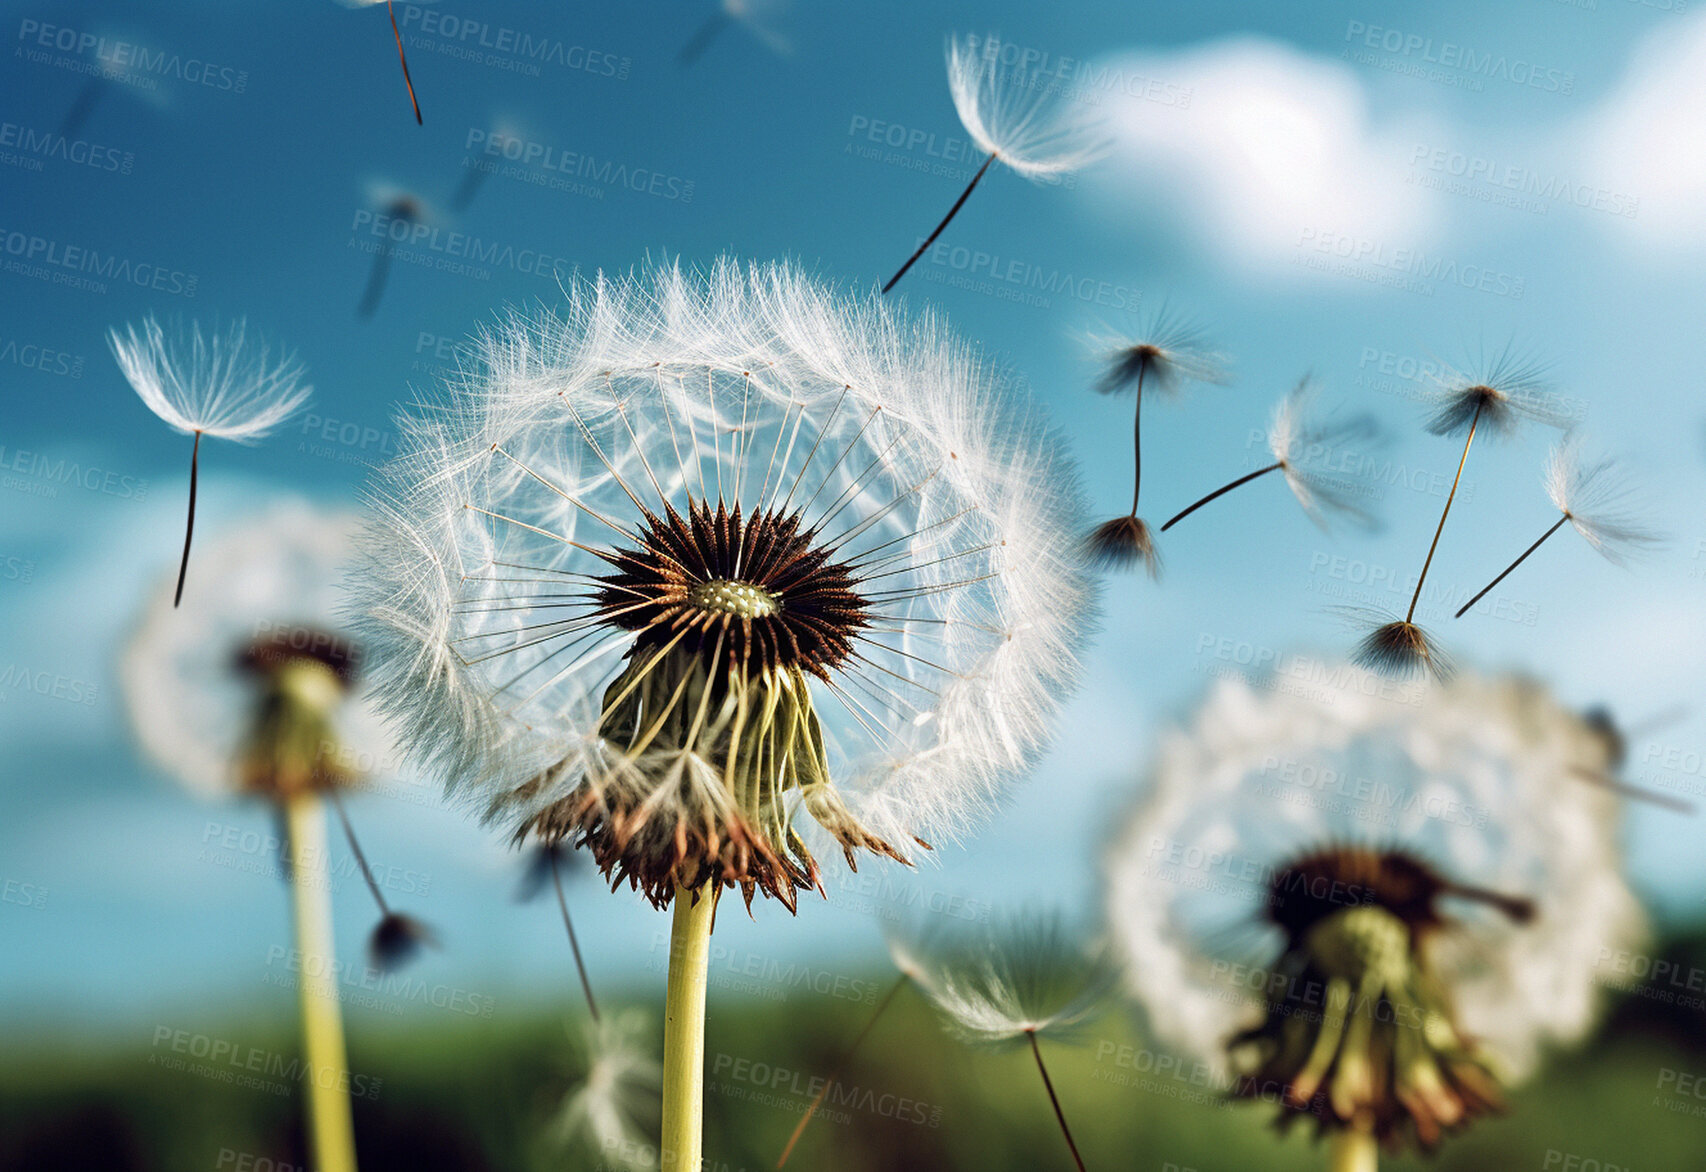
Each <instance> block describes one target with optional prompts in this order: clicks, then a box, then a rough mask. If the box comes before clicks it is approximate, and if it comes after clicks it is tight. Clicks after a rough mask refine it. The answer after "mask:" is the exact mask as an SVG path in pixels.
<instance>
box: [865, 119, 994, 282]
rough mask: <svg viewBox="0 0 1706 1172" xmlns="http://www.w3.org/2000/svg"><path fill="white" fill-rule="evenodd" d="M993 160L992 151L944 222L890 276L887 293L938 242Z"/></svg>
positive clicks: (949, 210)
mask: <svg viewBox="0 0 1706 1172" xmlns="http://www.w3.org/2000/svg"><path fill="white" fill-rule="evenodd" d="M993 162H995V155H994V153H993V152H992V153H991V154H990V156H989V157H988V158H987V159H985V160H984V161H983V166H981V167H979V168H978V169H977V174H976V175H973V176H972V177H971V182H970V183H968V184H966V189H965V190H964V191H962V192H960V198H959V199H956V200H955V201H954V206H953V207H951V208H949V209H948V214H947V215H945V216H943V217H942V222H941V223H940V224H937V225H936V230H935V231H934V232H932V233H930V235H928V236H926V237H925V238H924V243H923V244H920V245H919V246H918V251H917V252H915V253H913V254H912V255H911V256H909V257H907V258H906V263H905V264H903V265H901V266H900V271H899V272H898V273H896V274H895V275H894V276H892V277H890V278H889V283H888V284H886V285H884V286H883V292H884V293H885V294H886V293H887V292H888V291H889V290H890V289H893V288H894V287H895V286H896V285H897V284H899V283H900V279H901V278H902V277H904V276H906V272H907V270H908V269H910V268H911V267H912V266H913V265H915V264H917V263H918V258H919V257H921V256H923V255H924V250H925V249H927V248H929V247H930V246H931V245H932V244H934V243H936V237H938V236H940V235H941V234H942V229H944V228H946V227H947V226H948V223H949V221H951V220H952V219H953V218H954V217H955V216H957V215H959V214H960V209H961V208H962V207H964V206H965V203H966V200H967V199H969V198H971V193H972V188H974V187H976V186H977V185H978V181H979V180H981V179H982V178H983V175H984V172H986V171H988V170H989V165H990V164H991V163H993Z"/></svg>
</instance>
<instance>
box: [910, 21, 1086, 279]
mask: <svg viewBox="0 0 1706 1172" xmlns="http://www.w3.org/2000/svg"><path fill="white" fill-rule="evenodd" d="M1000 50H1001V42H1000V40H999V39H998V38H996V37H993V36H989V37H983V38H981V39H980V38H978V37H975V36H958V37H953V38H950V39H949V41H948V90H949V92H950V93H951V94H952V95H953V99H954V109H955V111H957V112H958V114H959V116H960V124H961V125H962V126H964V127H965V131H966V133H967V134H968V135H970V136H971V140H972V141H973V142H974V143H976V144H977V147H978V149H979V150H981V151H983V152H984V154H985V155H986V156H987V157H986V158H985V159H984V160H983V165H982V166H981V167H979V168H978V169H977V172H976V174H974V175H973V176H972V177H971V182H970V183H968V184H966V189H965V190H964V191H962V192H961V193H960V198H959V199H957V200H955V201H954V206H953V207H951V208H949V209H948V214H947V215H945V216H943V217H942V222H941V223H939V224H937V225H936V228H935V230H934V231H932V232H931V233H930V235H929V236H928V237H926V238H925V240H924V243H922V244H920V245H919V246H918V250H917V251H916V252H914V253H913V254H912V255H911V256H909V257H908V258H907V260H906V263H905V264H903V265H901V266H900V271H899V272H897V273H895V275H894V276H892V277H890V278H889V281H888V284H886V285H884V286H883V292H884V293H887V292H888V291H889V290H890V289H893V288H894V287H895V286H896V285H897V284H899V283H900V279H901V278H902V277H904V276H906V273H907V270H908V269H910V268H912V266H913V265H914V264H916V263H917V262H918V258H919V257H921V256H923V255H924V253H925V251H926V250H927V249H929V247H930V246H931V245H932V244H934V243H936V237H938V236H940V235H941V234H942V230H943V229H944V228H946V227H947V226H948V224H949V222H950V221H952V220H953V218H954V217H955V216H957V215H959V212H960V209H961V208H962V207H964V206H965V202H966V200H967V199H969V198H971V193H972V189H973V188H975V187H976V186H977V185H978V184H979V183H980V182H982V180H983V177H984V175H985V174H986V173H988V171H989V168H990V166H991V165H992V164H994V163H995V161H996V160H997V159H999V160H1000V161H1001V162H1002V163H1003V164H1005V165H1006V166H1007V167H1009V168H1011V169H1012V170H1014V171H1017V172H1018V173H1019V174H1020V175H1023V176H1024V177H1025V178H1026V179H1030V180H1033V181H1042V180H1045V179H1049V178H1052V177H1054V176H1057V175H1065V174H1068V173H1070V172H1072V171H1077V170H1079V169H1080V168H1083V167H1086V166H1088V165H1090V164H1091V163H1093V162H1095V161H1096V160H1097V159H1099V158H1101V157H1102V156H1103V155H1104V154H1106V153H1107V151H1108V147H1109V143H1108V141H1107V139H1106V138H1105V137H1103V135H1102V133H1101V128H1100V127H1099V126H1098V125H1097V123H1096V122H1095V121H1093V120H1092V119H1090V118H1088V117H1087V116H1086V115H1085V113H1084V107H1082V106H1070V107H1063V106H1059V105H1055V104H1054V103H1053V102H1052V101H1051V96H1050V95H1049V93H1048V92H1047V90H1046V88H1045V87H1043V86H1039V85H1035V84H1032V83H1033V82H1034V81H1035V79H1033V78H1027V77H1024V76H1013V75H1009V74H1005V73H1004V72H1003V70H1002V67H1001V53H1000Z"/></svg>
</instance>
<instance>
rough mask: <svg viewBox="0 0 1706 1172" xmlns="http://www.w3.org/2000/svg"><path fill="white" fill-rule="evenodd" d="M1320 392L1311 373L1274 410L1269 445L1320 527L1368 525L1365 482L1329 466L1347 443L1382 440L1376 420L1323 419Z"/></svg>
mask: <svg viewBox="0 0 1706 1172" xmlns="http://www.w3.org/2000/svg"><path fill="white" fill-rule="evenodd" d="M1316 401H1317V396H1316V391H1315V388H1314V386H1313V385H1312V383H1311V382H1310V380H1309V379H1308V378H1307V377H1305V378H1303V379H1301V380H1299V381H1298V383H1297V385H1296V386H1295V387H1293V388H1292V390H1291V393H1289V394H1288V395H1286V397H1285V398H1284V399H1282V400H1280V403H1279V406H1277V407H1275V408H1274V414H1273V419H1272V421H1271V422H1270V423H1269V425H1268V448H1269V450H1270V451H1272V452H1273V455H1274V460H1275V461H1276V462H1278V464H1279V466H1280V475H1282V476H1284V477H1285V482H1286V486H1287V487H1288V488H1290V489H1291V494H1292V496H1294V497H1296V498H1297V503H1298V504H1300V505H1302V506H1303V511H1304V512H1305V513H1307V514H1308V516H1309V519H1310V520H1311V521H1314V522H1315V524H1316V525H1317V526H1319V527H1320V528H1322V529H1326V528H1327V527H1328V525H1329V522H1330V520H1331V519H1332V518H1334V517H1344V518H1348V519H1349V520H1351V521H1352V522H1354V523H1356V524H1359V525H1363V526H1365V527H1366V526H1368V525H1371V524H1372V523H1373V520H1374V518H1373V517H1372V516H1371V515H1370V514H1369V513H1368V511H1367V510H1365V509H1363V508H1362V507H1361V506H1360V505H1359V504H1358V503H1357V498H1358V496H1359V495H1361V494H1360V493H1359V486H1358V485H1357V484H1356V483H1355V482H1354V480H1352V479H1350V478H1348V477H1346V476H1345V475H1344V474H1343V473H1342V472H1338V471H1330V470H1329V466H1330V465H1332V464H1333V463H1334V462H1335V461H1336V459H1337V458H1338V457H1339V456H1341V455H1342V454H1343V453H1344V452H1345V451H1346V450H1347V445H1350V444H1356V443H1368V442H1370V441H1372V440H1373V439H1375V438H1376V436H1377V430H1376V428H1375V424H1374V420H1373V419H1372V418H1371V417H1370V416H1367V415H1355V416H1351V417H1348V418H1342V419H1330V420H1317V419H1315V418H1314V416H1313V413H1314V410H1315V405H1316Z"/></svg>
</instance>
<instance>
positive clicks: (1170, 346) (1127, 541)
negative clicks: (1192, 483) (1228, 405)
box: [1084, 305, 1226, 578]
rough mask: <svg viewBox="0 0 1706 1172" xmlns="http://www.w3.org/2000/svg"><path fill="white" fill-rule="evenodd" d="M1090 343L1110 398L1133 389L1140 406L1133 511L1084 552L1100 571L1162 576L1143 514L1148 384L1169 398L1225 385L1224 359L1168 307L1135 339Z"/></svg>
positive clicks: (1090, 540)
mask: <svg viewBox="0 0 1706 1172" xmlns="http://www.w3.org/2000/svg"><path fill="white" fill-rule="evenodd" d="M1090 342H1091V344H1092V346H1094V347H1095V349H1096V350H1097V351H1099V352H1100V353H1101V354H1102V355H1103V362H1104V364H1105V366H1106V369H1105V370H1104V371H1103V373H1102V376H1101V378H1100V379H1098V380H1097V382H1096V389H1097V390H1098V391H1100V392H1101V393H1102V394H1105V395H1115V394H1122V393H1124V392H1125V391H1127V390H1130V391H1133V392H1134V393H1135V396H1136V402H1135V404H1134V405H1133V407H1132V427H1131V452H1132V455H1131V462H1132V474H1131V481H1132V483H1131V512H1130V513H1129V514H1128V515H1126V516H1124V517H1116V518H1114V519H1113V520H1111V521H1104V522H1103V523H1102V524H1100V525H1098V526H1097V527H1096V528H1095V529H1094V530H1093V531H1091V533H1090V535H1089V536H1088V537H1086V538H1085V539H1084V552H1085V555H1086V556H1087V557H1088V559H1089V561H1090V563H1091V564H1092V565H1093V566H1096V567H1098V568H1102V569H1124V568H1126V567H1128V566H1135V565H1136V564H1137V563H1138V562H1140V561H1141V562H1142V563H1143V564H1144V565H1145V566H1146V567H1147V568H1148V570H1149V576H1150V577H1151V578H1158V577H1160V575H1161V555H1160V552H1159V551H1158V550H1157V548H1156V545H1155V535H1154V534H1153V533H1152V532H1151V531H1150V529H1149V525H1148V524H1147V523H1146V522H1145V521H1143V520H1142V519H1141V518H1140V517H1139V516H1138V515H1137V508H1138V498H1139V496H1140V495H1141V493H1142V492H1143V391H1144V383H1145V381H1146V380H1147V382H1148V384H1149V387H1150V389H1151V390H1152V391H1155V392H1159V393H1161V394H1162V395H1164V396H1167V397H1172V396H1176V395H1177V394H1179V392H1180V391H1182V390H1183V389H1184V388H1185V387H1186V386H1187V385H1189V384H1191V383H1210V384H1212V383H1223V382H1225V381H1226V375H1225V368H1224V360H1223V359H1222V358H1221V356H1220V355H1218V354H1216V353H1214V352H1213V351H1212V350H1211V349H1210V348H1209V346H1208V344H1207V342H1206V341H1205V338H1204V335H1203V331H1202V329H1201V328H1200V327H1198V326H1197V325H1195V324H1194V323H1192V322H1190V321H1188V320H1186V319H1184V318H1182V317H1180V316H1179V315H1178V314H1176V313H1174V312H1172V311H1171V310H1170V309H1169V308H1168V307H1167V306H1166V305H1162V307H1161V308H1160V310H1159V311H1157V312H1156V313H1155V315H1154V316H1153V317H1152V318H1151V319H1150V320H1149V321H1147V322H1145V323H1142V324H1141V325H1140V327H1139V329H1138V330H1137V331H1136V335H1135V336H1131V335H1126V334H1117V335H1116V334H1101V335H1096V336H1093V337H1092V338H1091V339H1090ZM1187 511H1188V510H1187ZM1174 519H1175V520H1177V518H1174Z"/></svg>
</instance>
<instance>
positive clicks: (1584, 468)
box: [1545, 434, 1664, 566]
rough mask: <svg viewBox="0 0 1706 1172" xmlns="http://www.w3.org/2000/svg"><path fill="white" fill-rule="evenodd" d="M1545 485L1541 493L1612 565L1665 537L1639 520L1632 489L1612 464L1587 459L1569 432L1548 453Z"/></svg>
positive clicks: (1579, 441) (1607, 459)
mask: <svg viewBox="0 0 1706 1172" xmlns="http://www.w3.org/2000/svg"><path fill="white" fill-rule="evenodd" d="M1545 485H1546V495H1547V496H1548V497H1550V498H1551V500H1552V504H1553V505H1554V506H1555V507H1556V508H1557V510H1558V511H1559V512H1560V513H1563V514H1564V515H1565V516H1566V517H1568V518H1569V519H1570V525H1571V527H1572V528H1573V529H1575V531H1576V532H1577V533H1580V534H1581V535H1582V538H1583V540H1585V541H1586V542H1587V543H1588V544H1589V545H1591V546H1593V548H1594V549H1595V550H1597V551H1598V553H1599V554H1600V556H1601V557H1603V558H1605V560H1606V561H1608V562H1611V563H1612V564H1613V565H1618V566H1621V565H1626V564H1627V563H1628V561H1629V559H1630V558H1631V557H1632V556H1634V555H1636V554H1639V553H1641V552H1643V551H1644V550H1647V549H1651V548H1653V547H1655V546H1657V545H1659V544H1660V543H1662V541H1663V540H1664V539H1663V537H1662V536H1661V535H1660V534H1659V533H1658V532H1656V531H1655V530H1653V529H1652V528H1650V527H1649V526H1647V525H1646V524H1644V523H1643V522H1642V521H1641V519H1640V507H1639V503H1638V501H1637V500H1636V497H1635V492H1634V489H1633V487H1632V486H1631V484H1630V483H1629V482H1628V481H1627V480H1626V479H1625V478H1624V477H1623V476H1622V474H1621V470H1620V468H1619V466H1618V464H1617V462H1616V461H1615V460H1612V459H1610V458H1599V459H1591V458H1589V457H1587V456H1586V455H1585V454H1584V451H1583V448H1582V443H1581V440H1580V438H1579V437H1578V436H1576V435H1574V434H1571V435H1568V436H1566V437H1565V438H1564V440H1563V441H1562V442H1561V443H1559V444H1558V445H1557V446H1556V447H1554V448H1553V449H1552V452H1551V454H1550V455H1549V456H1548V457H1547V460H1546V473H1545Z"/></svg>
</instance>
